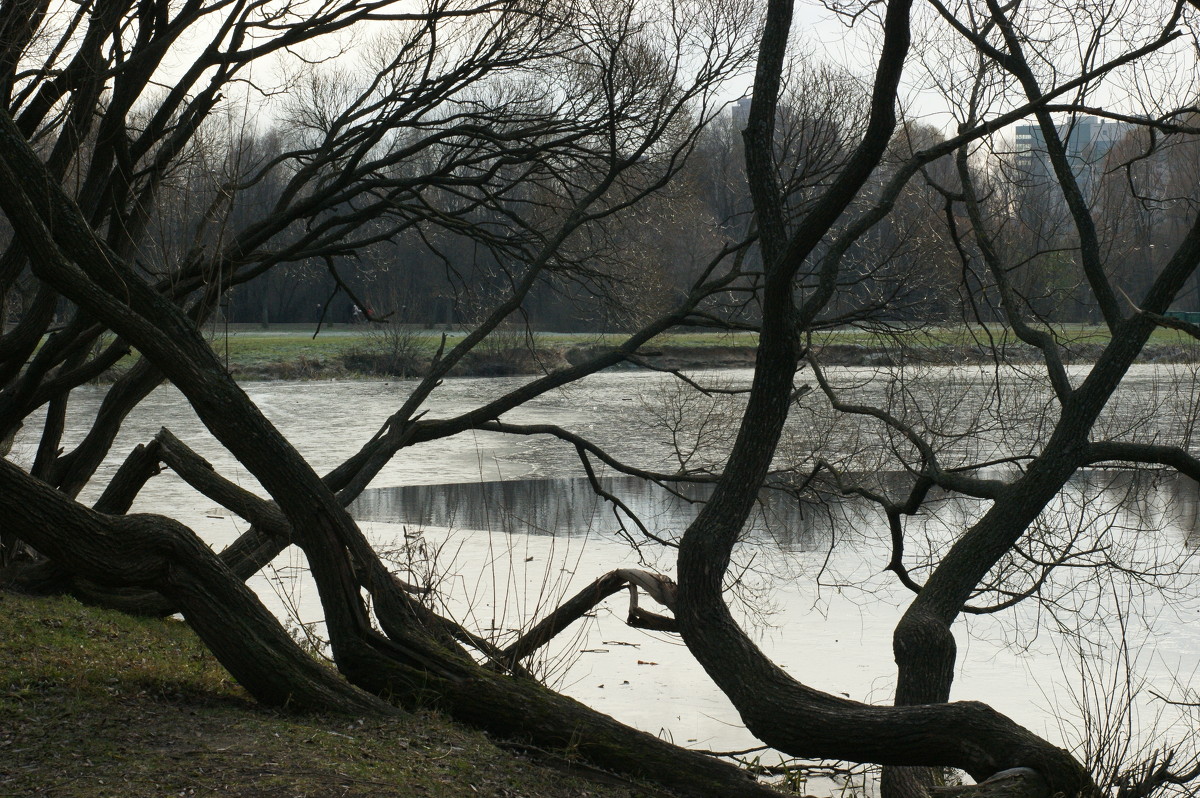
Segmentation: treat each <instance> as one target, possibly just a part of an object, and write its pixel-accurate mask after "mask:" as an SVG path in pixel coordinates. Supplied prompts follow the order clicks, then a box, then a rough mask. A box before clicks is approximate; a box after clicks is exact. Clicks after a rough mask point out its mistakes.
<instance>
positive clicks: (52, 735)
mask: <svg viewBox="0 0 1200 798" xmlns="http://www.w3.org/2000/svg"><path fill="white" fill-rule="evenodd" d="M652 794H654V792H653V791H652V790H647V789H646V788H645V787H644V786H632V785H627V784H625V783H622V782H619V781H617V780H616V779H611V778H608V777H605V776H603V774H594V773H586V772H583V773H581V772H579V771H577V770H576V769H574V767H573V766H572V765H571V764H570V763H566V762H560V761H555V760H550V759H545V758H539V759H536V760H535V759H531V758H529V757H528V756H526V755H523V754H520V753H517V752H512V751H507V750H503V749H501V748H500V747H498V746H497V745H496V744H494V743H493V742H492V741H491V740H490V739H489V738H487V737H486V736H484V735H482V734H480V733H478V732H474V731H470V730H465V729H463V728H461V727H458V726H455V725H454V724H452V723H450V722H449V721H447V720H446V719H444V718H442V717H440V716H438V715H436V714H434V713H420V714H417V715H413V716H409V717H406V718H403V719H400V720H379V719H370V718H353V717H314V716H295V715H288V714H284V713H278V712H271V711H266V710H263V709H261V708H259V707H257V706H255V705H254V704H252V703H251V702H250V701H249V699H248V698H247V697H246V696H245V695H244V694H243V693H242V691H241V690H240V689H239V688H238V686H237V685H236V684H234V683H233V682H232V681H231V680H230V677H229V675H228V674H227V673H226V672H225V670H224V669H223V668H222V667H221V666H220V665H219V664H218V663H217V662H216V661H215V660H213V658H212V657H211V655H209V654H208V652H207V650H205V649H204V647H203V646H202V645H201V644H200V642H199V641H198V640H197V639H196V638H195V636H194V635H193V634H192V633H191V631H190V630H189V629H188V628H187V626H186V625H185V624H183V623H179V622H173V621H145V620H135V619H131V618H129V617H126V616H123V615H119V614H117V613H111V612H104V611H98V610H94V609H90V608H87V607H84V606H82V605H80V604H78V603H77V602H74V601H71V600H67V599H31V598H28V597H22V596H17V595H12V594H5V593H0V795H12V796H18V795H21V796H24V795H48V796H55V797H56V798H104V797H105V796H112V798H141V797H142V796H146V798H149V797H150V796H154V798H160V797H161V796H193V795H195V796H203V795H217V796H237V797H241V796H244V797H245V798H250V796H254V797H255V798H274V797H275V796H278V797H279V798H285V797H286V798H292V797H293V796H296V797H298V796H308V797H309V798H324V797H325V796H329V797H330V798H332V796H339V797H341V796H364V798H365V796H372V797H376V796H382V797H384V798H386V797H387V796H396V798H400V797H401V796H405V797H407V796H434V797H436V796H444V797H445V798H452V797H453V798H459V797H460V796H466V795H481V796H496V797H497V798H499V797H500V796H507V797H508V798H516V796H525V798H542V797H545V798H560V797H561V798H568V796H570V797H571V798H577V797H578V796H595V797H596V798H615V796H622V797H623V798H627V797H628V796H630V795H652Z"/></svg>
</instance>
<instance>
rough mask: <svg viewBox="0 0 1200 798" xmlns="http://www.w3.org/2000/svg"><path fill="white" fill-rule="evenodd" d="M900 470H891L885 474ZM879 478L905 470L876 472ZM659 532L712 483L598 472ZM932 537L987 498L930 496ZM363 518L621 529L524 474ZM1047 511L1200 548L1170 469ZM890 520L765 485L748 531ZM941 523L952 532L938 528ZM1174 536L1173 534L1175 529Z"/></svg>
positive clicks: (1195, 490)
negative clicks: (1162, 533) (666, 485)
mask: <svg viewBox="0 0 1200 798" xmlns="http://www.w3.org/2000/svg"><path fill="white" fill-rule="evenodd" d="M889 477H894V479H889ZM873 478H874V480H875V481H876V483H877V484H878V486H880V487H883V488H886V486H888V485H889V483H892V482H896V483H897V484H899V481H901V480H902V479H903V475H902V474H890V473H877V474H875V475H873ZM601 484H602V485H603V487H604V489H605V490H607V491H610V492H611V493H613V494H614V495H615V496H617V497H619V498H620V499H621V500H622V501H624V502H625V503H626V504H627V505H628V506H629V508H630V509H631V510H633V511H634V512H635V513H637V514H638V516H639V517H640V518H641V520H642V522H643V523H645V524H646V526H647V527H648V528H649V529H650V530H651V531H652V532H654V533H655V534H657V535H660V536H662V537H664V538H666V539H673V538H674V537H675V536H676V535H677V534H679V533H680V532H681V531H682V530H683V529H684V528H685V527H686V526H687V524H688V523H689V522H690V521H691V519H692V518H693V517H694V516H695V515H696V513H697V512H698V510H699V507H700V505H701V504H702V503H703V502H704V501H705V499H706V497H707V496H708V494H709V492H710V490H711V489H710V487H709V486H708V485H703V484H698V485H696V484H693V485H679V486H676V488H675V490H676V491H677V493H678V495H676V494H673V493H671V492H669V491H667V490H664V489H663V488H661V487H659V486H657V485H654V484H651V483H648V482H645V481H644V480H640V479H637V478H635V477H614V478H604V479H602V480H601ZM931 507H936V508H937V512H936V514H935V516H936V518H930V519H929V520H928V521H927V524H928V525H929V526H930V529H929V530H928V532H929V534H927V535H926V538H927V539H929V540H938V539H943V540H946V541H947V542H948V541H949V540H950V539H951V538H952V535H951V534H950V533H953V532H955V531H956V530H960V529H961V528H963V526H964V525H966V524H968V523H970V521H971V520H972V519H973V518H976V517H978V515H979V514H980V513H981V512H982V511H983V510H984V509H986V502H983V501H981V500H977V499H970V498H963V497H960V496H955V497H946V496H942V497H940V498H938V497H936V496H935V497H933V498H932V499H931ZM352 509H353V511H354V514H355V516H356V517H357V518H359V519H360V520H365V521H384V522H391V523H403V524H413V525H421V526H437V527H450V528H457V529H479V530H484V529H486V530H492V531H497V532H504V533H506V534H532V535H566V536H578V535H586V534H595V533H601V534H603V533H608V532H612V531H614V530H615V529H616V528H617V521H616V519H615V518H614V515H613V509H612V507H611V505H609V504H608V503H607V502H606V501H605V500H604V499H602V498H601V497H599V496H597V495H596V494H595V492H594V491H593V490H592V487H591V485H590V484H589V483H588V481H587V479H584V478H582V477H580V478H569V479H528V480H506V481H492V482H462V483H450V484H442V485H406V486H400V487H391V488H375V489H371V490H367V491H365V492H364V493H363V494H362V496H361V497H359V499H358V500H357V501H356V502H355V503H354V505H353V508H352ZM1050 512H1053V513H1057V514H1060V515H1063V516H1071V517H1073V518H1074V520H1075V523H1077V524H1093V525H1096V524H1099V525H1102V526H1104V527H1105V528H1106V529H1109V530H1112V529H1128V530H1139V531H1140V532H1142V533H1144V532H1145V531H1147V530H1172V529H1174V530H1179V531H1181V532H1182V533H1183V536H1184V540H1185V541H1186V545H1187V546H1188V548H1197V547H1200V486H1197V484H1196V483H1195V482H1193V481H1191V480H1189V479H1186V478H1183V477H1180V476H1177V475H1174V474H1168V473H1155V472H1144V471H1112V470H1102V469H1097V470H1090V471H1085V472H1081V473H1080V475H1079V476H1078V477H1077V478H1076V479H1074V480H1073V481H1072V482H1071V483H1070V484H1069V485H1068V486H1067V489H1066V490H1064V491H1063V493H1062V494H1061V496H1060V497H1059V501H1058V502H1057V503H1055V505H1053V506H1052V508H1051V509H1050ZM886 527H887V524H886V521H885V519H884V518H883V515H882V513H880V512H879V510H878V508H877V507H876V506H875V505H874V504H872V503H869V502H866V501H864V500H861V499H858V498H856V497H847V496H840V495H837V494H833V493H822V494H818V495H814V496H812V497H811V498H810V499H809V500H805V501H800V500H798V499H796V498H795V497H794V496H792V495H790V494H788V493H785V492H782V491H772V490H767V491H764V492H763V494H762V496H760V498H759V501H758V504H757V506H756V508H755V511H754V513H753V514H752V515H751V517H750V520H749V521H748V522H747V526H746V530H745V532H744V541H745V543H746V544H747V545H762V544H768V545H774V546H777V547H779V548H781V549H784V550H787V551H795V552H804V551H812V550H814V549H824V548H828V547H829V546H830V545H833V544H834V543H835V542H836V543H837V545H839V546H856V545H860V544H868V545H869V543H872V542H877V541H879V540H880V539H881V536H884V535H886V532H887V528H886ZM938 528H941V529H943V530H944V531H945V532H946V533H947V534H937V532H936V530H937V529H938ZM1172 537H1173V536H1172Z"/></svg>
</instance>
